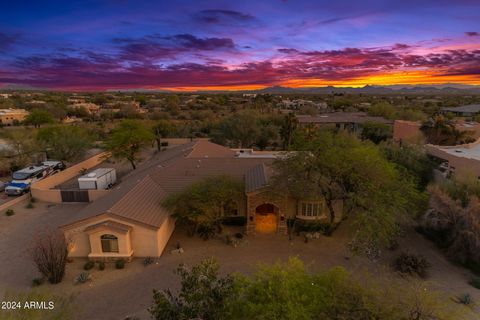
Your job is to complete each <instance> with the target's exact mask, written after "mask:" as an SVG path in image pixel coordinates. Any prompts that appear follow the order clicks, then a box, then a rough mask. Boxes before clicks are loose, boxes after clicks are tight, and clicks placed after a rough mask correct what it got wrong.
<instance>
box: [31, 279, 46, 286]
mask: <svg viewBox="0 0 480 320" xmlns="http://www.w3.org/2000/svg"><path fill="white" fill-rule="evenodd" d="M44 282H45V278H35V279H33V280H32V287H38V286H41V285H42V284H43V283H44Z"/></svg>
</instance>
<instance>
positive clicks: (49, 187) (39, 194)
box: [31, 152, 108, 203]
mask: <svg viewBox="0 0 480 320" xmlns="http://www.w3.org/2000/svg"><path fill="white" fill-rule="evenodd" d="M107 156H108V152H102V153H99V154H97V155H95V156H93V157H91V158H88V159H87V160H85V161H82V162H80V163H77V164H76V165H73V166H71V167H69V168H67V169H65V170H63V171H61V172H59V173H57V174H54V175H52V176H50V177H48V178H45V179H43V180H40V181H37V182H35V183H34V184H33V185H32V187H31V192H32V196H33V197H34V198H35V199H37V200H40V201H44V202H51V203H62V196H61V194H60V190H58V189H53V188H55V187H56V186H58V185H60V184H62V183H64V182H65V181H68V180H70V179H72V178H74V177H76V176H78V175H79V172H80V171H81V170H82V169H90V168H93V167H95V166H97V165H99V164H100V163H102V162H103V161H105V159H106V157H107ZM97 191H100V192H97ZM106 192H108V191H106ZM106 192H105V190H94V191H93V192H90V191H89V197H90V201H93V200H96V199H98V198H100V197H102V196H104V195H105V194H106Z"/></svg>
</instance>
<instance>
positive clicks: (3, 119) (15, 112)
mask: <svg viewBox="0 0 480 320" xmlns="http://www.w3.org/2000/svg"><path fill="white" fill-rule="evenodd" d="M27 116H28V111H26V110H24V109H0V124H1V125H5V126H11V125H14V124H17V123H19V122H22V121H23V120H25V118H26V117H27Z"/></svg>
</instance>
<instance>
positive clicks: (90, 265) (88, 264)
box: [83, 261, 95, 270]
mask: <svg viewBox="0 0 480 320" xmlns="http://www.w3.org/2000/svg"><path fill="white" fill-rule="evenodd" d="M93 267H95V262H93V261H87V262H86V263H85V264H84V265H83V270H90V269H92V268H93Z"/></svg>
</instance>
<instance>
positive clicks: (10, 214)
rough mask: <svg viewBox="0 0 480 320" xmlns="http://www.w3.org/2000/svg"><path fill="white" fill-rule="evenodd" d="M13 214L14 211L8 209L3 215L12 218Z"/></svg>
mask: <svg viewBox="0 0 480 320" xmlns="http://www.w3.org/2000/svg"><path fill="white" fill-rule="evenodd" d="M14 214H15V211H13V209H8V210H7V211H5V215H6V216H8V217H10V216H13V215H14Z"/></svg>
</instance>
